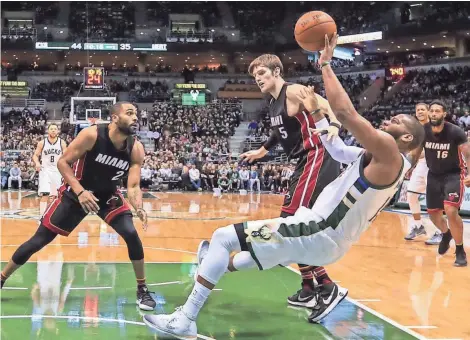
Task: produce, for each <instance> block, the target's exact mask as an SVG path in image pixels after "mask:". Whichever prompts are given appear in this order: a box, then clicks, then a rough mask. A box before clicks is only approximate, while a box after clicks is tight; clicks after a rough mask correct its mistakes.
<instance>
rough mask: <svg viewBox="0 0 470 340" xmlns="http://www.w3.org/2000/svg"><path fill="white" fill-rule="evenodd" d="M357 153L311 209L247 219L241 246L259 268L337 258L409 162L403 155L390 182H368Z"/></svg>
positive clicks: (400, 179)
mask: <svg viewBox="0 0 470 340" xmlns="http://www.w3.org/2000/svg"><path fill="white" fill-rule="evenodd" d="M363 154H364V153H363V152H362V151H361V153H360V154H359V155H358V158H357V160H356V161H354V162H353V163H351V164H350V165H349V166H348V168H347V169H346V170H345V171H344V172H343V173H342V174H341V175H340V177H338V178H337V179H336V180H335V181H333V182H332V183H330V184H329V185H328V186H327V187H326V188H325V189H324V190H323V191H322V193H321V194H320V196H319V197H318V199H317V201H316V203H315V204H314V206H313V208H312V209H308V208H306V207H300V208H299V210H297V212H296V213H295V215H294V216H290V217H287V218H276V219H272V220H264V221H254V222H247V223H246V224H245V225H244V227H245V234H247V235H248V236H247V239H246V241H247V246H248V250H249V251H250V252H251V255H252V257H253V258H254V259H255V261H256V263H257V264H258V267H259V268H260V269H269V268H272V267H274V266H276V265H279V264H281V265H288V264H291V263H305V264H309V265H317V266H323V265H327V264H330V263H333V262H336V261H338V260H339V259H340V258H341V257H342V256H343V255H344V254H345V253H346V252H347V251H348V250H349V248H351V246H352V245H353V244H354V243H355V242H357V241H358V240H359V238H360V236H361V234H362V233H363V232H364V231H365V230H367V229H368V227H369V226H370V224H371V223H372V222H373V221H374V219H375V218H376V217H377V215H378V214H379V213H380V212H381V211H382V209H383V208H385V207H386V206H387V204H388V203H389V201H390V199H391V198H392V197H393V196H394V195H395V193H396V192H397V190H398V187H399V186H400V184H401V183H402V182H403V179H404V177H405V174H406V172H407V171H408V170H409V169H410V163H409V162H408V160H406V158H405V157H404V156H402V158H403V167H402V170H401V172H400V174H399V176H398V177H397V179H396V181H395V182H394V183H393V184H392V185H390V186H388V187H375V186H372V185H371V184H370V183H369V182H368V181H367V180H366V179H365V177H364V174H363V169H364V168H363V165H362V163H363Z"/></svg>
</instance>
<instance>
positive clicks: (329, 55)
mask: <svg viewBox="0 0 470 340" xmlns="http://www.w3.org/2000/svg"><path fill="white" fill-rule="evenodd" d="M337 43H338V34H336V32H335V34H333V37H332V38H331V39H329V38H328V34H325V49H324V50H323V51H321V55H320V58H319V59H318V63H319V64H320V65H321V64H323V63H325V62H330V61H331V59H333V51H334V50H335V47H336V44H337Z"/></svg>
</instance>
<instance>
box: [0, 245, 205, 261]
mask: <svg viewBox="0 0 470 340" xmlns="http://www.w3.org/2000/svg"><path fill="white" fill-rule="evenodd" d="M19 246H21V244H2V247H19ZM47 246H48V247H49V246H55V247H61V246H65V247H70V246H80V247H81V249H83V248H86V247H88V246H91V247H94V246H101V247H105V248H124V247H125V248H127V245H123V244H122V245H121V244H117V245H114V244H108V245H102V244H96V243H88V244H86V245H83V244H79V243H63V244H62V243H59V244H57V243H49V244H48V245H47ZM142 248H144V249H150V250H167V251H172V252H175V253H184V254H190V255H197V252H193V251H188V250H182V249H174V248H160V247H149V246H143V247H142ZM28 262H30V261H28ZM50 262H54V261H50ZM56 262H57V261H56Z"/></svg>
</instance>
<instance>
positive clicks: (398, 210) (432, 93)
mask: <svg viewBox="0 0 470 340" xmlns="http://www.w3.org/2000/svg"><path fill="white" fill-rule="evenodd" d="M313 10H318V11H324V12H326V13H328V14H329V15H331V17H332V18H333V19H334V20H335V22H336V25H337V29H338V34H339V35H340V39H339V42H338V46H337V48H336V49H335V53H334V57H333V59H332V60H331V65H332V67H333V70H334V72H335V73H336V74H337V76H338V78H339V80H340V82H341V84H342V85H343V87H344V88H345V89H346V91H347V93H348V94H349V96H350V98H351V100H352V102H353V104H354V106H355V108H356V110H357V111H358V112H359V113H360V114H361V115H362V116H363V117H365V118H366V119H368V120H369V121H370V122H371V124H372V125H373V126H374V127H377V128H378V127H379V126H380V125H381V124H382V122H383V121H385V120H387V119H389V118H390V117H391V116H393V115H395V114H398V113H405V114H413V115H414V113H415V105H416V104H417V103H427V104H429V103H430V102H431V101H432V100H434V99H440V100H442V101H443V102H444V103H445V104H446V105H447V116H446V120H447V121H448V122H451V123H453V124H455V125H458V126H460V127H461V128H462V129H464V130H465V131H466V132H467V133H468V131H469V130H470V115H469V110H470V68H469V66H470V5H469V4H468V2H433V1H430V2H428V1H411V2H382V1H374V2H370V1H364V2H353V1H350V2H313V1H300V2H299V1H283V2H258V1H248V2H245V1H191V2H186V1H174V2H171V1H170V2H168V1H164V2H158V1H153V2H145V1H139V2H128V1H108V2H102V1H96V2H92V1H90V2H84V1H75V2H69V1H60V2H59V1H41V2H32V1H31V2H24V1H3V2H2V3H1V18H2V33H1V84H0V85H1V140H0V148H1V153H0V156H1V186H2V191H1V230H0V235H1V239H0V243H1V245H0V256H1V261H2V264H1V266H2V268H3V267H4V266H5V265H6V262H8V260H9V259H10V258H11V256H12V254H13V252H14V251H15V250H16V248H17V247H18V246H19V245H21V244H22V243H23V242H24V241H26V240H28V239H29V238H30V237H31V236H32V235H33V234H34V232H35V231H36V229H37V227H38V222H39V219H40V218H41V215H42V213H43V212H44V211H45V209H47V202H44V200H43V199H41V198H40V197H39V196H38V181H39V176H38V173H37V171H36V170H37V167H36V166H35V163H34V162H33V153H34V151H35V149H36V145H37V143H38V142H39V141H41V140H44V138H45V136H47V128H48V126H49V125H50V124H51V123H54V124H57V126H58V128H59V137H60V138H61V139H63V140H64V141H65V142H66V143H67V144H70V143H71V142H72V140H73V139H74V138H75V137H76V136H77V134H78V133H79V132H80V131H81V130H83V129H84V128H86V127H88V126H90V125H92V124H107V123H109V122H110V121H111V115H110V109H111V106H112V105H113V104H114V103H116V102H119V101H126V102H130V103H132V104H133V105H135V107H136V108H137V112H138V123H139V128H138V131H137V138H138V139H139V140H140V141H141V142H142V143H143V145H144V147H145V161H144V166H143V167H142V171H141V187H142V190H143V191H144V203H143V206H144V209H145V210H146V211H147V213H148V218H149V227H148V230H147V231H143V230H142V228H141V222H140V221H139V220H138V219H137V218H135V219H134V222H135V224H136V229H137V231H138V233H139V235H140V237H141V239H142V243H143V247H144V250H145V260H146V272H147V273H146V280H147V285H148V287H149V289H150V290H151V291H152V297H153V298H154V300H155V301H156V304H157V306H156V308H155V311H152V312H143V311H140V310H139V309H138V308H136V305H135V297H136V296H135V279H134V276H133V271H132V265H131V264H130V262H129V260H128V253H127V249H126V244H125V242H124V241H123V239H121V238H120V237H119V236H118V235H117V233H116V232H115V231H114V230H113V229H112V228H111V227H109V226H108V225H107V224H106V223H105V222H103V221H102V220H100V219H99V218H98V217H97V216H95V215H90V216H88V217H87V218H86V219H85V220H84V221H83V222H82V223H81V224H80V225H79V226H78V227H77V230H76V231H74V233H73V234H71V235H70V236H69V237H68V238H65V237H57V238H56V239H55V240H54V241H53V242H52V243H51V244H50V245H48V246H47V247H45V248H44V249H42V250H41V251H40V252H38V253H37V254H35V255H34V256H33V257H32V258H31V260H30V261H29V262H28V263H27V264H26V265H24V266H23V267H21V269H20V270H19V271H18V272H16V273H15V274H14V275H12V276H11V278H10V279H8V281H7V282H6V284H5V286H4V288H3V289H2V290H1V291H0V293H1V305H0V309H1V315H0V322H1V326H0V329H1V331H0V338H1V339H2V340H3V339H5V340H16V339H22V338H28V339H44V340H49V339H84V338H86V339H88V340H92V339H102V340H104V339H113V340H117V339H154V338H156V337H155V335H154V334H153V333H152V331H151V330H150V329H148V328H147V327H146V326H145V324H144V323H143V322H142V315H143V314H145V313H147V314H148V313H150V314H155V313H156V314H160V313H171V312H173V310H174V308H175V307H176V306H179V305H181V304H183V303H184V302H185V301H186V296H187V295H188V294H189V293H190V292H191V289H192V286H193V283H194V281H193V274H194V271H195V268H196V251H197V247H198V244H199V242H200V241H201V240H203V239H207V240H210V239H211V236H212V234H213V232H214V231H215V230H216V229H217V228H218V227H223V226H227V225H230V224H234V223H240V222H243V221H247V220H261V219H268V218H275V217H278V216H279V214H280V209H281V206H282V203H283V200H284V196H285V195H286V194H287V193H288V190H289V183H290V182H289V179H290V177H291V176H292V173H293V170H294V168H295V166H296V159H291V158H289V157H288V155H286V154H285V153H284V151H283V149H282V147H281V146H280V145H277V146H276V147H274V148H272V149H270V150H269V152H268V153H267V154H266V155H264V156H263V157H262V158H260V159H258V160H257V161H256V162H255V163H254V164H248V163H246V162H244V161H242V160H241V159H240V157H239V156H240V155H241V154H242V153H244V152H247V151H249V150H257V149H258V148H260V147H261V146H262V145H263V143H265V142H266V141H267V140H268V137H269V136H270V134H271V131H272V130H271V121H270V119H269V111H268V101H267V100H266V95H265V94H262V93H261V91H260V87H259V86H258V84H257V83H256V82H255V80H254V78H253V77H252V75H250V74H249V73H248V66H249V65H250V63H251V62H252V61H253V60H254V59H255V58H256V57H258V56H259V55H261V54H265V53H270V54H275V55H277V56H278V57H279V58H280V60H281V62H282V64H283V67H284V70H283V71H284V72H283V77H284V79H285V80H286V81H288V82H292V83H298V84H303V85H312V86H314V87H315V91H316V92H317V93H318V94H319V95H321V96H323V97H326V93H325V90H324V88H323V84H322V77H321V70H320V67H319V65H318V59H319V52H311V51H306V50H303V49H301V48H300V47H299V45H298V44H297V43H296V41H295V39H294V26H295V23H296V21H297V19H298V18H299V17H300V16H301V15H302V14H304V13H306V12H308V11H313ZM339 134H340V137H341V138H343V140H344V142H345V143H346V144H347V145H358V143H357V141H356V140H355V138H354V137H353V136H352V135H351V133H349V132H348V131H347V130H345V129H341V130H340V133H339ZM15 164H16V165H15ZM192 168H195V169H197V170H198V172H197V173H198V176H199V178H195V177H194V176H193V174H194V173H195V172H191V171H193V170H192ZM12 169H14V170H12ZM15 169H19V171H20V177H21V181H18V179H17V177H15V174H16V172H15V171H17V170H15ZM190 169H191V170H190ZM12 171H13V172H12ZM237 179H238V180H237ZM408 183H409V181H408V180H405V182H404V183H403V184H402V186H401V187H400V189H399V191H398V193H397V195H396V196H395V197H394V199H393V200H392V201H391V202H390V206H389V207H388V208H387V209H386V211H385V212H383V213H382V214H380V216H379V217H378V218H377V220H375V221H374V223H373V224H372V226H371V227H370V229H369V230H368V231H367V232H365V233H364V235H363V236H362V238H361V240H360V242H359V243H358V244H356V245H354V246H353V247H352V249H351V251H349V252H348V253H347V254H346V256H345V257H344V258H342V259H341V260H340V261H339V262H337V263H335V264H333V265H330V266H327V270H328V273H329V275H330V276H331V277H332V278H334V280H335V282H336V283H338V284H340V285H341V286H343V287H347V288H348V289H349V295H348V297H347V298H346V299H344V300H343V301H342V302H341V303H340V304H339V305H338V306H337V307H336V308H335V309H334V310H333V311H332V312H331V314H329V315H328V316H327V317H326V318H324V319H323V320H322V321H321V322H320V323H318V324H312V323H308V322H307V317H308V315H309V314H310V311H309V310H308V309H303V308H297V307H292V306H288V304H287V302H286V299H287V297H288V296H289V295H291V294H292V293H294V292H295V291H296V290H297V289H298V286H299V283H300V276H299V272H298V267H297V265H295V264H293V265H292V266H290V267H276V268H275V269H273V270H269V271H266V272H258V271H256V270H252V271H245V272H240V273H233V274H229V275H227V276H224V278H223V279H222V280H221V282H220V283H219V284H218V285H217V289H216V291H214V293H213V294H212V295H211V297H210V299H209V300H208V302H207V305H206V306H205V307H204V308H203V310H202V313H201V316H200V318H199V319H198V338H200V339H243V340H245V339H270V340H271V339H279V340H280V339H386V340H389V339H396V340H403V339H414V338H417V339H470V323H469V305H470V290H469V284H468V283H469V282H470V271H469V269H468V267H465V268H455V267H454V266H452V264H453V261H454V256H453V253H454V244H453V243H451V250H450V251H449V253H447V254H446V255H445V256H439V255H437V251H436V249H437V248H436V246H429V245H425V243H424V242H423V241H425V240H426V238H423V239H422V238H420V237H418V238H416V239H414V240H412V241H405V240H404V237H405V235H406V234H407V233H408V232H409V228H410V225H411V214H410V211H409V210H408V209H409V206H408V203H407V185H408ZM121 185H122V191H123V193H124V195H125V196H126V182H125V180H124V181H123V182H122V183H121ZM126 197H127V196H126ZM420 203H421V207H422V216H423V221H424V226H425V228H426V230H427V234H428V237H429V236H432V234H434V231H435V229H434V227H433V226H432V223H431V222H430V221H429V219H428V218H427V214H426V199H425V195H421V196H420ZM460 213H461V215H462V216H463V218H464V244H470V243H469V242H468V241H469V240H470V228H469V225H468V220H467V219H466V216H468V214H470V189H468V188H466V189H465V194H464V197H463V202H462V206H461V210H460Z"/></svg>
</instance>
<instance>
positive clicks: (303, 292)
mask: <svg viewBox="0 0 470 340" xmlns="http://www.w3.org/2000/svg"><path fill="white" fill-rule="evenodd" d="M287 303H288V304H289V305H292V306H299V307H307V308H313V307H314V306H315V305H316V303H317V302H316V299H315V291H314V290H313V289H304V287H303V285H302V288H301V289H299V290H298V291H297V293H295V294H294V295H292V296H289V297H288V298H287Z"/></svg>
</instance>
